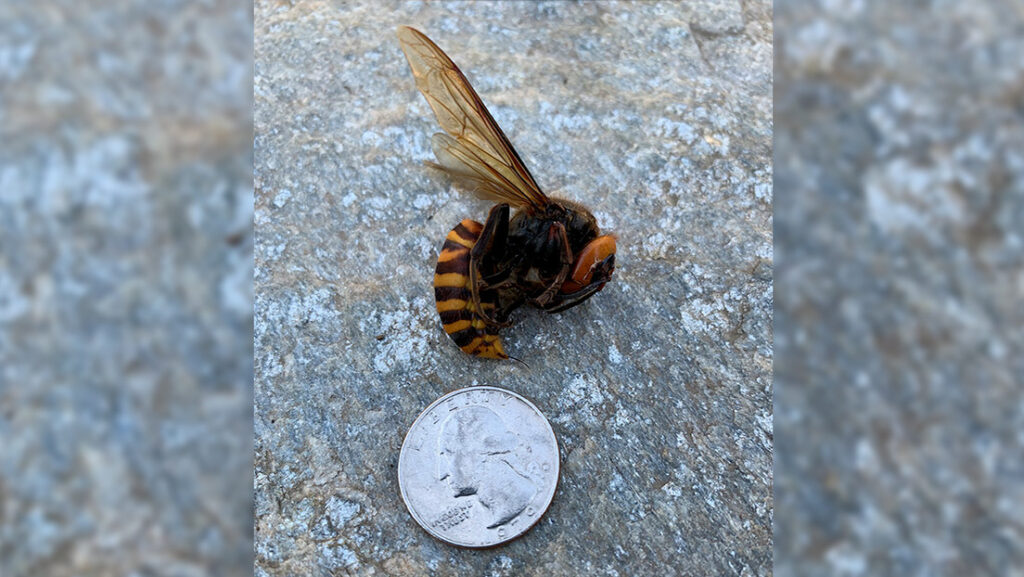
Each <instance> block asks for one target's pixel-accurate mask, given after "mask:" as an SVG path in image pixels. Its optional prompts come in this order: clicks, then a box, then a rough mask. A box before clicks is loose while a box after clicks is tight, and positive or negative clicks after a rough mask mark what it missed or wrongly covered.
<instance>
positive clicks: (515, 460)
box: [398, 387, 558, 547]
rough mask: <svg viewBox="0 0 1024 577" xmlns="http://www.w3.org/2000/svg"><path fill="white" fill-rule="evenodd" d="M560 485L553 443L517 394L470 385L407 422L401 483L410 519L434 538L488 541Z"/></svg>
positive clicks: (528, 516) (502, 535)
mask: <svg viewBox="0 0 1024 577" xmlns="http://www.w3.org/2000/svg"><path fill="white" fill-rule="evenodd" d="M557 484H558V442H557V441H556V440H555V432H554V431H552V430H551V425H550V424H548V421H547V419H545V418H544V415H542V414H541V413H540V411H538V410H537V407H534V406H533V404H532V403H530V402H529V401H527V400H526V399H524V398H523V397H520V396H519V395H517V394H515V393H513V392H511V391H506V390H504V389H499V388H497V387H470V388H466V389H460V390H458V391H453V392H451V393H448V394H447V395H444V396H443V397H441V398H440V399H438V400H436V401H434V402H433V403H432V404H431V405H430V406H429V407H427V409H426V410H425V411H423V413H421V414H420V416H419V417H417V418H416V422H414V423H413V424H412V427H410V428H409V433H408V434H407V435H406V436H405V442H403V443H402V451H401V453H400V454H399V456H398V485H399V487H400V488H401V491H402V499H403V500H404V501H405V506H406V507H408V508H409V513H411V514H412V517H413V519H415V520H416V522H417V523H419V524H420V526H421V527H423V528H424V529H426V530H427V532H428V533H430V534H431V535H433V536H434V537H437V538H438V539H440V540H442V541H445V542H446V543H450V544H452V545H459V546H461V547H491V546H494V545H498V544H500V543H504V542H506V541H509V540H511V539H514V538H516V537H518V536H520V535H522V534H523V533H525V532H526V531H527V529H529V528H530V527H532V526H533V525H534V523H536V522H537V521H538V520H539V519H540V517H541V515H543V514H544V511H546V510H547V508H548V505H550V504H551V499H552V497H554V495H555V486H556V485H557Z"/></svg>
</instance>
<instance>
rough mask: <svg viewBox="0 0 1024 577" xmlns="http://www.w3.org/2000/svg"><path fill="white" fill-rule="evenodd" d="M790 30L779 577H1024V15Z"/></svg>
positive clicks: (803, 24) (956, 7)
mask: <svg viewBox="0 0 1024 577" xmlns="http://www.w3.org/2000/svg"><path fill="white" fill-rule="evenodd" d="M775 26H776V28H775V99H774V100H775V121H776V125H775V142H774V151H775V207H774V208H775V212H774V214H775V227H774V230H775V251H776V252H775V256H776V258H777V269H776V271H777V274H776V285H775V299H776V300H775V318H774V326H775V354H776V357H775V385H776V389H775V421H774V422H775V435H776V436H775V441H776V449H777V451H776V454H775V471H774V473H775V475H774V479H775V499H776V501H775V503H776V516H775V523H774V536H775V569H776V571H777V572H778V574H779V575H1021V574H1024V573H1022V571H1024V525H1022V523H1021V511H1022V507H1024V459H1022V456H1024V434H1022V432H1024V395H1022V385H1024V382H1022V381H1024V356H1022V355H1021V353H1022V345H1024V332H1022V327H1024V301H1022V297H1024V252H1022V248H1024V246H1022V243H1024V238H1022V236H1021V230H1022V224H1024V58H1022V55H1024V4H1022V3H1021V2H1020V1H1019V0H1016V1H1000V0H985V1H979V2H945V1H930V2H926V1H914V2H864V1H855V0H850V1H843V0H827V1H801V0H780V1H779V2H776V3H775Z"/></svg>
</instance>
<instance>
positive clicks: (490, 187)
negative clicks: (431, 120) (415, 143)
mask: <svg viewBox="0 0 1024 577" xmlns="http://www.w3.org/2000/svg"><path fill="white" fill-rule="evenodd" d="M398 42H399V44H400V45H401V47H402V52H404V53H405V57H406V59H407V60H408V61H409V67H410V68H411V69H412V73H413V76H414V77H415V78H416V87H417V88H418V89H419V90H420V92H422V93H423V96H425V97H426V99H427V103H428V104H430V108H431V109H432V110H433V111H434V115H435V116H436V117H437V122H438V124H440V125H441V128H443V129H444V131H445V132H447V133H448V134H447V135H445V134H440V133H439V134H435V135H434V139H433V147H434V155H435V156H436V157H437V160H438V163H437V164H436V165H435V166H437V167H438V168H441V169H443V170H445V171H447V172H448V173H449V174H450V175H451V176H452V178H453V179H454V180H455V182H456V183H457V184H458V185H460V186H463V187H465V188H467V189H469V190H470V191H472V192H474V193H476V194H477V195H479V196H482V197H484V198H490V199H493V200H498V201H501V202H508V203H509V204H511V205H513V206H516V207H527V208H529V209H531V210H539V209H543V208H544V207H545V206H546V205H547V204H548V197H547V196H546V195H545V194H544V193H543V192H541V190H540V187H539V186H537V182H536V181H535V180H534V179H533V176H532V175H530V171H528V170H527V169H526V166H525V165H524V164H523V161H522V159H520V158H519V155H518V154H516V151H515V149H513V148H512V144H511V143H510V142H509V140H508V138H507V137H506V136H505V134H504V133H502V132H501V129H500V128H498V125H497V124H496V123H495V122H494V118H493V117H492V116H491V113H490V112H488V111H487V108H486V107H485V106H484V103H483V102H482V101H481V100H480V97H479V96H477V94H476V92H475V91H474V90H473V87H472V86H470V85H469V82H468V81H467V80H466V77H465V76H463V75H462V72H461V71H460V70H459V69H458V67H457V66H455V63H454V62H452V61H451V59H450V58H448V56H447V55H446V54H445V53H444V52H443V51H442V50H441V49H440V48H438V47H437V45H436V44H434V43H433V42H432V41H431V40H430V39H429V38H427V37H426V36H425V35H424V34H423V33H422V32H420V31H418V30H415V29H413V28H409V27H408V26H401V27H399V28H398Z"/></svg>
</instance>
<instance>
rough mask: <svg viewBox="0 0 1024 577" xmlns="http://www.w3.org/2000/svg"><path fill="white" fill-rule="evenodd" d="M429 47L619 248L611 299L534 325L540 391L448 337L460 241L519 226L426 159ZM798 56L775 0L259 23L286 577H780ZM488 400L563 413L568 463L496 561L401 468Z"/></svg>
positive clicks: (534, 374)
mask: <svg viewBox="0 0 1024 577" xmlns="http://www.w3.org/2000/svg"><path fill="white" fill-rule="evenodd" d="M399 24H410V25H415V26H418V27H420V28H421V29H422V30H424V31H425V32H426V33H427V34H428V35H430V36H431V37H432V38H433V39H434V40H435V41H437V42H438V43H439V44H440V46H441V47H442V48H444V49H445V50H446V51H447V52H448V53H449V54H450V55H451V56H452V57H453V59H454V60H455V61H456V63H458V64H459V65H460V66H461V67H462V68H463V70H464V71H465V72H466V74H467V75H468V76H469V77H470V79H471V80H472V81H473V83H474V85H475V86H476V88H477V90H478V91H479V92H480V94H481V96H482V97H483V99H484V100H485V101H486V102H487V103H488V104H489V107H490V109H491V111H492V112H493V113H494V115H495V117H496V119H497V121H498V122H499V124H500V125H501V126H503V127H504V128H505V131H506V132H507V133H508V135H509V137H510V138H511V139H512V141H513V142H514V144H515V145H516V147H517V149H518V150H519V152H520V153H521V154H522V156H523V157H524V159H525V161H526V162H527V164H528V165H529V166H530V168H531V170H532V171H533V173H534V174H535V175H536V176H537V178H538V181H539V182H540V184H541V186H542V187H544V188H545V189H546V190H548V191H549V192H552V193H556V192H557V193H559V194H562V195H564V196H566V197H568V198H571V199H576V200H580V201H584V202H585V203H587V204H588V205H589V206H590V207H591V208H592V209H593V210H594V212H595V213H596V214H597V216H598V217H599V219H600V221H601V223H602V224H603V225H604V226H605V227H606V228H607V229H609V230H612V231H614V232H616V233H617V234H618V235H619V258H618V260H617V263H616V264H617V266H618V270H617V271H616V273H615V274H616V277H615V281H614V282H613V283H610V284H609V285H608V286H607V287H606V288H605V290H604V291H603V292H601V293H600V294H598V295H597V296H596V297H595V298H594V299H592V300H591V301H589V302H588V303H587V304H585V305H584V306H581V307H578V308H576V309H573V310H570V311H568V312H566V313H565V314H562V315H557V316H548V315H544V314H542V313H540V312H538V311H533V310H525V309H524V310H521V311H520V312H519V313H518V314H517V315H516V320H517V324H516V326H514V327H512V328H510V329H507V330H505V331H504V333H503V336H504V341H505V345H506V349H507V350H508V351H509V352H510V353H511V354H513V355H516V356H518V357H521V358H523V359H524V360H525V361H526V362H527V363H528V364H529V367H528V368H525V367H523V366H520V365H517V364H515V363H512V362H488V361H482V360H478V359H474V358H471V357H468V356H466V355H465V354H463V353H462V352H460V351H459V350H458V349H457V348H456V347H455V346H454V345H453V344H452V343H451V342H450V341H449V339H448V337H447V336H446V335H445V334H444V333H443V332H442V331H441V328H440V325H439V322H438V319H437V313H436V312H435V310H434V302H433V293H432V287H431V283H432V277H433V269H434V262H435V259H436V257H437V253H438V251H439V250H440V246H441V242H442V240H443V238H444V235H445V234H446V233H447V231H448V230H449V229H450V228H451V227H452V226H454V225H455V224H456V223H457V222H458V221H459V220H460V219H462V218H465V217H473V218H476V219H483V218H484V216H485V215H486V212H487V210H488V208H489V205H488V204H487V203H486V202H484V201H480V200H477V199H474V198H472V197H470V196H468V195H465V194H463V193H461V192H458V191H456V190H454V189H453V188H452V187H451V186H450V183H449V182H448V180H447V179H446V178H445V177H444V176H443V175H441V174H438V173H435V172H433V171H431V170H430V169H428V168H427V167H425V166H424V165H423V161H426V160H430V159H431V153H430V149H429V139H430V135H431V134H432V133H433V132H435V131H436V130H437V127H436V124H435V121H434V119H433V118H432V116H431V115H430V112H429V109H428V107H427V105H426V102H425V101H424V100H423V98H422V97H421V96H420V95H419V93H417V92H416V91H415V88H414V85H413V80H412V77H411V74H410V72H409V70H408V67H407V65H406V63H405V60H404V57H403V56H402V53H401V51H400V50H399V47H398V45H397V42H396V40H395V35H394V28H395V27H396V26H397V25H399ZM771 34H772V26H771V11H770V5H769V4H768V3H766V2H739V1H732V2H730V1H723V2H701V3H635V4H615V3H584V4H569V3H561V2H558V3H539V4H533V3H519V2H515V3H479V4H477V3H450V4H445V3H402V4H389V5H383V6H382V5H379V4H378V3H366V4H363V5H360V6H351V5H349V4H348V3H340V2H338V3H329V2H303V3H296V4H288V3H277V2H269V1H267V2H262V1H261V2H258V3H257V5H256V41H255V42H256V80H255V95H256V112H255V116H256V137H255V154H256V169H255V170H256V173H255V181H256V191H257V197H256V212H255V222H256V272H255V278H256V295H257V296H256V337H255V338H256V375H257V376H256V422H255V427H256V564H257V569H256V572H257V575H261V576H262V575H280V576H284V575H299V574H313V575H328V574H335V575H337V574H354V575H424V574H430V575H527V576H529V575H621V576H627V575H659V576H663V575H700V574H715V575H769V574H771V571H772V569H771V542H772V541H771V519H772V495H771V463H772V425H771V421H772V407H771V363H772V345H771V341H772V331H771V307H772V245H771V243H772V235H771V204H772V188H771V181H772V167H771V137H772V124H771V110H772V108H771V79H772V75H771V54H772V49H771ZM474 384H479V385H485V384H486V385H495V386H500V387H505V388H509V389H512V390H514V391H516V392H518V393H520V394H522V395H524V396H526V397H527V398H529V399H530V400H532V401H533V402H534V403H535V404H536V405H537V406H538V407H539V408H540V409H541V410H542V411H544V412H545V413H546V414H547V416H548V417H549V419H550V420H551V422H552V424H553V426H554V429H555V433H556V435H557V436H558V438H559V441H560V444H561V450H562V467H563V469H562V478H561V484H560V486H559V489H558V492H557V493H556V495H555V499H554V502H553V504H552V506H551V508H550V509H549V510H548V512H547V514H546V516H545V518H544V519H543V520H542V521H541V522H540V523H539V524H538V525H537V526H536V527H534V528H533V529H532V530H531V531H530V532H529V533H527V534H526V535H525V536H524V537H523V538H521V539H518V540H516V541H514V542H512V543H510V544H508V545H506V546H503V547H500V548H497V549H491V550H483V551H474V550H463V549H458V548H454V547H450V546H447V545H444V544H442V543H440V542H438V541H436V540H434V539H433V538H431V537H430V536H429V535H427V534H426V533H425V532H424V531H422V530H421V529H420V528H419V527H418V526H417V525H416V524H415V522H414V521H413V519H412V518H411V517H410V516H409V514H408V512H407V511H406V509H405V506H404V505H403V503H402V500H401V498H400V496H399V490H398V483H397V479H396V470H395V467H396V462H397V458H398V450H399V447H400V445H401V442H402V439H403V436H404V434H405V432H406V430H407V428H408V427H409V426H410V425H411V424H412V422H413V420H414V419H415V418H416V416H417V415H418V414H419V412H420V411H422V410H423V409H424V408H425V407H426V406H427V405H428V404H429V403H430V402H431V401H433V400H434V399H435V398H437V397H439V396H440V395H442V394H443V393H445V392H448V391H451V390H454V389H456V388H460V387H463V386H467V385H474Z"/></svg>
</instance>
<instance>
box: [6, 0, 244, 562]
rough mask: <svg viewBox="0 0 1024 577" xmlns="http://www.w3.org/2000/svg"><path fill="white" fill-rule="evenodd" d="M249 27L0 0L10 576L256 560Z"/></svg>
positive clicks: (145, 10) (162, 10)
mask: <svg viewBox="0 0 1024 577" xmlns="http://www.w3.org/2000/svg"><path fill="white" fill-rule="evenodd" d="M251 34H252V20H251V13H250V12H249V11H248V10H246V9H245V7H244V6H239V5H238V4H237V3H234V2H205V3H202V4H199V3H181V2H177V1H151V0H145V1H139V2H103V1H91V2H50V1H43V2H38V1H37V2H18V1H15V2H3V3H0V142H2V143H3V144H2V146H0V574H2V575H4V577H22V576H26V577H27V576H38V575H49V576H54V577H61V576H72V575H75V576H78V575H176V576H184V575H229V574H243V573H245V572H247V571H249V570H250V568H251V562H252V553H251V551H252V532H251V526H252V514H251V497H250V496H251V493H249V491H250V490H251V478H252V477H251V475H252V459H251V455H252V424H251V423H252V420H251V407H252V400H251V399H252V384H251V383H252V361H251V357H252V306H253V297H252V266H253V262H252V206H253V205H252V156H251V152H250V150H251V149H250V146H251V140H250V139H251V135H252V133H251V123H252V111H251V106H250V101H251V100H250V99H251V96H250V94H251V88H252V86H251V78H250V74H251V64H252V61H251V56H250V54H251V41H252V40H251V39H252V36H251Z"/></svg>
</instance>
